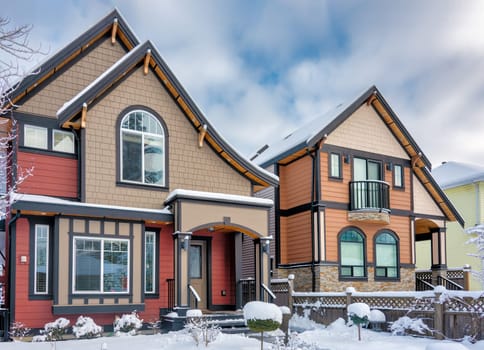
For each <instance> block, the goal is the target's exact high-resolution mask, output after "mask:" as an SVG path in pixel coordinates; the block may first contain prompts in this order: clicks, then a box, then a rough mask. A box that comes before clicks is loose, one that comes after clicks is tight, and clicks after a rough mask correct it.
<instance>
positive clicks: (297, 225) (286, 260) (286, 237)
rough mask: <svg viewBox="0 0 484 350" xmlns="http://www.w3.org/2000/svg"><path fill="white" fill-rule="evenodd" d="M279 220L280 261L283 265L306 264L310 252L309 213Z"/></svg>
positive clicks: (310, 257)
mask: <svg viewBox="0 0 484 350" xmlns="http://www.w3.org/2000/svg"><path fill="white" fill-rule="evenodd" d="M282 219H284V220H281V261H282V263H283V264H294V263H302V262H308V261H311V259H312V252H311V212H310V211H306V212H303V213H299V214H296V215H293V216H290V217H286V218H282Z"/></svg>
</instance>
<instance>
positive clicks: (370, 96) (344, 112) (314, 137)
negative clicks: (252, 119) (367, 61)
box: [252, 86, 464, 226]
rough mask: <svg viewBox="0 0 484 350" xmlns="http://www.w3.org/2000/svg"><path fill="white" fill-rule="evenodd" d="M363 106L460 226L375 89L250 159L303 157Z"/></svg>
mask: <svg viewBox="0 0 484 350" xmlns="http://www.w3.org/2000/svg"><path fill="white" fill-rule="evenodd" d="M364 103H366V104H368V105H372V106H373V107H374V108H375V110H376V111H377V113H378V114H379V116H380V117H381V119H382V121H383V122H384V123H385V125H386V126H387V127H388V129H389V130H390V131H391V133H392V134H393V135H394V136H395V138H396V139H397V140H398V142H399V143H400V145H401V146H402V147H403V149H405V151H406V152H407V154H408V156H409V158H410V159H411V164H412V169H413V172H414V174H415V175H416V176H417V177H418V179H419V180H420V181H421V182H422V184H423V185H424V187H425V188H426V190H427V191H428V193H429V194H430V195H431V196H432V198H433V199H434V201H435V202H436V203H437V205H438V206H439V207H440V208H441V210H442V212H443V213H445V215H446V217H447V218H448V219H449V220H451V221H454V220H457V221H458V222H459V223H460V224H461V225H462V226H463V225H464V220H463V218H462V217H461V216H460V214H459V212H458V211H457V210H456V209H455V208H454V206H453V205H452V203H451V202H450V200H449V199H448V198H447V196H446V195H445V193H444V192H443V191H442V189H441V188H440V187H439V185H438V184H437V183H436V182H435V180H434V179H433V178H432V175H431V174H430V171H429V169H431V168H432V165H431V163H430V161H429V160H428V158H427V157H426V156H425V155H424V154H423V152H422V150H421V149H420V147H419V146H418V145H417V143H416V142H415V140H414V139H413V137H412V136H411V135H410V133H409V132H408V131H407V129H406V128H405V127H404V126H403V124H402V122H401V121H400V119H398V117H397V115H396V114H395V112H394V111H393V110H392V109H391V108H390V106H389V104H388V103H387V102H386V100H385V99H384V98H383V96H382V94H381V93H380V91H379V90H378V89H377V88H376V87H375V86H372V87H370V88H369V89H368V90H366V91H365V92H364V93H363V94H361V95H360V96H358V97H357V98H356V99H354V100H352V101H350V102H349V103H346V104H340V105H338V106H337V107H336V108H335V109H333V110H330V111H329V112H327V113H325V114H324V115H322V116H320V117H318V118H316V119H314V120H312V121H310V122H309V123H307V124H305V125H303V126H302V127H301V128H299V129H297V130H296V131H294V132H293V133H291V134H289V135H288V136H286V137H285V138H283V139H282V140H280V141H278V142H276V143H274V144H273V145H272V146H267V145H266V146H264V147H263V148H262V149H261V150H260V151H259V152H258V153H257V154H256V155H255V156H254V157H252V160H254V161H255V162H256V163H257V164H259V165H260V166H262V167H267V166H269V165H271V164H275V163H279V164H287V163H289V162H290V161H292V160H294V159H297V158H299V157H302V156H303V155H305V154H306V153H307V152H308V151H312V150H314V149H316V147H317V144H318V143H319V142H320V141H321V140H323V139H324V138H325V136H327V135H329V134H330V133H331V132H332V131H334V130H335V129H336V128H337V127H338V126H339V125H341V124H342V123H343V122H344V121H345V120H346V119H347V118H349V117H350V116H351V115H352V114H353V113H354V112H356V110H357V109H358V108H360V106H361V105H363V104H364Z"/></svg>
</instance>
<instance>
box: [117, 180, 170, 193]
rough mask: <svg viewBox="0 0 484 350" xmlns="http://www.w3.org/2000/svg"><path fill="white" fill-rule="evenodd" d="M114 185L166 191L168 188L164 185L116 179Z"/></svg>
mask: <svg viewBox="0 0 484 350" xmlns="http://www.w3.org/2000/svg"><path fill="white" fill-rule="evenodd" d="M116 186H119V187H127V188H136V189H140V190H150V191H161V192H168V190H169V189H168V187H165V186H154V185H145V184H136V183H131V182H122V181H117V182H116Z"/></svg>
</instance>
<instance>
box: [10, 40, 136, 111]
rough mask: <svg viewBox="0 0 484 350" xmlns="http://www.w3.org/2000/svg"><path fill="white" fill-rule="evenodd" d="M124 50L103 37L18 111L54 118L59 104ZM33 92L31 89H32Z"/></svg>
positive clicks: (104, 68) (92, 78) (102, 70)
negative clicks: (94, 46)
mask: <svg viewBox="0 0 484 350" xmlns="http://www.w3.org/2000/svg"><path fill="white" fill-rule="evenodd" d="M125 53H126V51H125V50H124V49H123V48H122V47H121V45H120V44H119V43H116V44H115V45H112V44H111V41H110V39H106V40H104V41H103V42H101V43H100V44H99V46H98V47H96V48H94V49H93V50H92V51H91V52H89V53H88V54H86V56H85V57H83V58H82V59H80V60H79V61H78V62H76V63H75V64H73V65H72V66H71V67H69V68H68V69H66V70H65V71H64V72H62V73H61V74H60V75H59V76H57V77H56V78H55V80H53V81H51V82H50V83H49V84H48V85H46V86H45V87H44V86H42V87H41V89H40V90H39V91H38V92H37V93H35V94H34V95H33V96H32V97H31V98H30V99H28V100H27V101H26V102H25V103H24V104H22V105H21V106H20V108H19V110H20V111H21V112H25V113H32V114H37V115H44V116H48V117H52V118H55V117H56V113H57V110H58V109H59V108H60V107H62V105H63V104H64V103H65V102H67V101H69V100H70V99H71V98H72V97H74V96H75V95H76V94H77V93H78V92H80V91H81V90H82V89H84V88H85V87H86V86H87V85H88V84H89V83H91V82H92V81H94V80H95V79H96V78H97V77H98V76H99V75H100V74H102V72H104V71H105V70H106V69H107V68H109V67H110V66H112V65H113V64H114V63H115V62H116V61H117V60H119V59H120V58H121V57H122V56H123V55H124V54H125ZM34 91H35V90H34Z"/></svg>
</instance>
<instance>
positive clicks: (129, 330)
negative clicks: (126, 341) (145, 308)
mask: <svg viewBox="0 0 484 350" xmlns="http://www.w3.org/2000/svg"><path fill="white" fill-rule="evenodd" d="M142 326H143V320H140V318H139V317H138V314H137V313H136V311H133V312H132V313H130V314H124V315H123V316H121V317H116V319H115V320H114V333H115V334H116V336H118V337H119V336H121V335H123V334H124V335H136V332H137V331H138V329H140V328H141V327H142Z"/></svg>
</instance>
